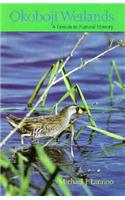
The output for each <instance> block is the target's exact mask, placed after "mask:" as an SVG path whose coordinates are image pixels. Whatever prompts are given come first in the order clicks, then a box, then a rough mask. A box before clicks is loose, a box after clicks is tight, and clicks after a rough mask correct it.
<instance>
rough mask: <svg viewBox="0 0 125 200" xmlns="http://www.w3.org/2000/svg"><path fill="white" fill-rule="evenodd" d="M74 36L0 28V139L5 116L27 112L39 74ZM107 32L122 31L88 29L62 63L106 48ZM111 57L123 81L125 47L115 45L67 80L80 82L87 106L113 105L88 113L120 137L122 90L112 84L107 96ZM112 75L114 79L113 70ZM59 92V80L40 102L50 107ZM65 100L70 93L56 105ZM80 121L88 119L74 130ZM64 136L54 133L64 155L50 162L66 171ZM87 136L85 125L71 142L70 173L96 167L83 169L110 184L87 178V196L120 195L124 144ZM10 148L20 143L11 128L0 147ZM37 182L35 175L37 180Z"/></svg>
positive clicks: (124, 182)
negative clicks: (12, 30)
mask: <svg viewBox="0 0 125 200" xmlns="http://www.w3.org/2000/svg"><path fill="white" fill-rule="evenodd" d="M80 35H81V34H80V33H2V47H1V48H2V60H1V65H2V69H1V73H2V78H1V96H2V100H1V106H2V108H6V110H5V109H4V111H2V115H1V117H2V118H1V125H2V127H1V140H2V139H3V138H4V137H5V136H6V135H7V134H8V133H9V131H10V130H11V127H10V126H9V124H8V122H7V120H6V115H7V114H9V113H11V114H14V115H17V116H20V117H23V116H24V115H25V114H26V113H27V112H28V111H27V110H26V109H25V108H26V104H27V101H28V99H29V97H30V95H31V94H32V92H33V89H34V87H35V85H36V83H37V82H38V80H39V79H40V78H41V76H42V74H43V73H44V72H45V71H46V70H47V69H48V68H49V67H50V66H51V65H52V64H53V63H55V62H56V60H57V59H60V58H62V59H65V58H66V56H67V55H68V54H69V52H70V51H71V49H72V47H73V45H74V44H75V43H76V41H77V39H78V38H79V37H80ZM109 37H111V38H112V39H113V40H118V39H122V38H123V34H122V33H108V35H106V34H104V33H91V34H90V35H89V36H88V38H86V39H85V41H84V42H83V43H82V45H81V46H80V47H79V48H78V49H77V51H76V52H75V55H74V56H73V58H72V59H71V60H70V61H69V62H68V64H67V66H66V69H67V71H68V70H71V69H73V68H74V67H76V66H78V65H79V63H80V58H83V60H87V59H90V58H92V57H94V56H96V55H98V54H99V53H101V52H102V51H104V50H105V49H107V46H108V40H107V38H109ZM113 59H115V61H116V64H117V67H118V69H119V71H120V74H121V76H122V79H123V80H124V77H125V48H119V49H116V50H114V51H112V52H110V53H108V54H106V55H105V56H103V58H102V59H100V60H98V61H96V62H93V63H91V64H89V65H88V66H87V67H86V68H84V69H82V70H81V71H77V73H74V74H72V75H71V76H70V79H71V81H72V83H73V84H76V83H77V84H79V85H80V87H81V89H82V91H83V92H84V95H85V98H86V100H87V102H88V104H89V105H95V106H96V107H110V106H111V105H112V104H115V108H118V109H119V111H110V112H109V111H97V110H96V111H92V115H93V117H94V119H95V121H96V123H97V125H98V127H100V128H102V129H105V130H107V131H111V132H114V133H117V134H120V135H122V136H125V95H124V93H123V92H122V91H121V90H120V89H119V88H118V87H115V93H114V98H113V101H112V102H111V100H110V99H109V79H108V73H109V70H110V67H111V60H113ZM114 80H117V78H116V76H115V74H114ZM45 86H46V85H45ZM45 86H44V87H43V89H44V88H45ZM43 89H42V90H41V93H42V91H43ZM65 91H66V88H65V86H64V84H63V81H62V82H60V83H59V84H58V85H56V86H55V87H53V88H52V89H51V91H50V93H49V96H48V98H47V104H46V106H52V105H53V104H54V103H55V102H56V101H57V100H58V99H59V98H60V97H61V96H62V95H63V94H64V93H65ZM79 103H80V100H79ZM69 104H71V100H70V98H68V99H67V100H66V101H65V102H63V103H62V104H61V106H62V107H63V106H65V105H69ZM9 109H12V110H9ZM83 121H84V122H88V119H87V117H86V116H83V117H80V118H78V120H77V124H76V127H75V129H76V131H77V130H78V129H79V128H80V127H83V126H84V123H83ZM64 139H65V137H64V136H62V138H60V142H59V144H58V146H59V149H60V148H61V149H63V150H64V151H65V153H66V155H67V157H66V156H64V157H65V158H64V160H63V158H62V154H61V157H60V154H59V155H57V157H58V158H59V157H60V159H57V160H56V162H57V164H61V165H66V164H67V165H68V164H69V165H68V166H69V170H70V163H68V162H71V161H69V159H68V156H70V155H69V154H70V153H69V150H70V149H69V144H70V143H69V139H67V140H64ZM89 141H90V130H88V129H86V130H85V131H82V133H81V135H80V137H79V138H78V141H77V142H78V144H77V145H76V144H74V146H73V148H74V153H75V159H76V161H77V162H76V163H75V164H74V165H73V170H72V173H74V175H75V169H77V168H79V167H81V171H83V172H85V171H87V170H88V169H91V170H95V171H96V170H99V171H100V172H98V173H96V172H95V173H92V174H89V175H88V176H89V177H88V179H89V180H91V181H96V180H107V181H109V182H110V183H109V182H108V184H102V183H101V184H97V183H91V184H90V190H91V192H92V193H93V195H125V144H124V143H122V142H121V141H118V140H115V139H113V138H109V137H106V136H104V135H101V134H99V133H96V135H95V136H94V138H93V140H92V143H91V144H90V142H89ZM56 145H57V144H56ZM11 147H14V148H20V137H19V135H18V134H16V133H15V134H14V136H13V137H12V138H11V139H10V140H9V141H8V142H7V143H6V145H5V146H4V147H3V149H9V148H11ZM55 148H57V147H55ZM53 149H54V147H53ZM54 152H55V150H54ZM60 152H61V150H60ZM49 153H50V152H49ZM52 153H53V151H52V150H51V157H53V155H52ZM61 158H62V159H61ZM54 161H55V160H54ZM34 176H35V175H34ZM38 182H39V180H37V183H38ZM68 186H69V187H70V189H71V191H72V193H73V194H74V195H83V192H82V189H81V186H80V185H79V184H75V185H73V184H69V185H68Z"/></svg>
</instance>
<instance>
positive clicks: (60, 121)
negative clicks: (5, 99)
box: [6, 105, 85, 145]
mask: <svg viewBox="0 0 125 200" xmlns="http://www.w3.org/2000/svg"><path fill="white" fill-rule="evenodd" d="M84 112H85V108H82V107H79V106H76V105H70V106H66V107H64V108H63V109H62V110H61V111H60V112H59V113H57V114H54V115H42V116H36V117H29V118H27V119H26V120H25V121H24V123H23V125H22V126H21V127H20V128H19V129H18V130H17V132H19V133H20V136H21V145H24V137H31V138H32V139H33V138H34V139H38V138H41V137H52V138H56V137H58V136H59V135H60V134H61V133H62V132H63V131H65V130H66V129H67V128H69V127H70V122H71V120H72V118H73V116H74V115H75V114H83V113H84ZM6 119H7V120H8V122H9V124H10V125H11V126H12V127H13V128H15V127H16V126H17V125H18V124H19V123H20V122H21V120H22V118H18V117H16V116H14V115H12V114H9V115H8V116H6Z"/></svg>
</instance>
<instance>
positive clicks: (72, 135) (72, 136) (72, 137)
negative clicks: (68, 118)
mask: <svg viewBox="0 0 125 200" xmlns="http://www.w3.org/2000/svg"><path fill="white" fill-rule="evenodd" d="M70 128H71V156H72V158H73V160H74V152H73V140H74V126H73V124H71V125H70Z"/></svg>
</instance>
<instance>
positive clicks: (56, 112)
mask: <svg viewBox="0 0 125 200" xmlns="http://www.w3.org/2000/svg"><path fill="white" fill-rule="evenodd" d="M57 110H58V106H57V104H56V105H55V115H57V114H58V111H57Z"/></svg>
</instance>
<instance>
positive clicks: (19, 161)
mask: <svg viewBox="0 0 125 200" xmlns="http://www.w3.org/2000/svg"><path fill="white" fill-rule="evenodd" d="M88 35H89V34H88V33H84V34H82V35H81V37H80V38H79V40H78V41H77V42H76V44H75V46H74V47H73V49H72V51H71V52H70V54H69V56H67V58H66V59H65V60H64V61H63V60H57V62H56V63H55V64H54V65H52V66H51V67H50V68H49V69H48V70H47V71H46V72H45V74H43V75H42V77H41V79H40V80H39V82H38V84H37V85H36V87H35V89H34V91H33V93H32V95H31V97H30V98H29V100H28V102H27V107H28V108H29V112H28V113H27V115H26V116H25V117H24V118H23V120H22V121H21V123H20V124H19V125H18V126H17V127H16V128H14V129H13V130H12V131H11V132H10V133H9V134H8V135H7V137H6V138H5V139H4V140H3V141H1V143H0V147H3V145H6V142H7V141H8V140H9V138H10V137H11V136H12V135H13V134H14V133H15V132H16V131H17V130H18V128H19V127H21V126H23V123H24V121H25V120H26V119H27V118H28V117H29V116H30V115H31V114H32V113H33V112H34V111H35V110H36V109H37V107H38V106H40V108H41V110H43V109H44V108H45V107H46V104H47V96H48V94H49V91H50V89H51V88H52V87H54V86H55V87H56V84H58V83H59V82H60V81H62V80H63V81H64V85H65V87H66V92H65V94H64V95H63V96H62V97H61V98H60V99H59V100H58V101H57V102H55V104H54V105H53V107H52V108H51V110H50V111H51V112H52V113H53V112H55V113H57V112H58V108H59V106H60V104H61V103H62V102H63V101H65V99H66V98H68V97H70V98H71V101H72V103H73V104H76V105H78V106H81V107H83V108H85V110H86V113H87V116H88V123H83V127H82V128H81V129H79V130H78V131H77V133H76V134H75V137H74V141H76V142H77V140H78V138H79V137H80V134H81V131H82V132H83V130H85V129H86V128H89V129H91V130H92V132H91V133H92V134H93V137H94V135H95V134H96V133H100V134H103V135H105V136H107V137H112V138H114V139H117V140H122V141H125V137H123V136H121V135H120V134H116V133H111V132H108V131H106V130H102V129H101V127H98V126H97V124H96V122H95V119H94V118H93V116H92V114H91V110H99V109H100V110H104V111H107V110H113V109H116V108H114V107H113V106H112V107H109V108H99V107H95V106H90V105H88V103H87V100H86V98H85V96H84V93H83V91H82V89H81V88H80V86H79V85H78V84H76V85H73V84H72V81H71V78H70V77H69V75H71V74H72V73H77V71H78V70H82V69H83V68H84V67H86V66H87V65H88V64H89V63H91V62H94V61H97V60H98V59H99V58H101V57H102V56H104V55H105V54H107V53H108V52H110V51H113V50H115V49H116V48H120V47H123V46H124V45H125V41H124V40H121V41H118V42H116V44H114V45H113V43H112V45H110V47H109V48H107V50H105V51H104V52H101V53H100V54H99V55H97V56H95V57H93V58H91V59H89V60H87V61H84V62H83V61H81V63H80V65H79V66H78V67H75V68H74V69H73V70H71V71H69V72H67V69H66V64H67V62H68V61H69V60H70V59H71V58H72V56H73V55H74V52H75V51H76V50H77V48H78V47H79V45H80V44H81V42H83V40H85V39H86V38H87V37H88ZM113 73H115V76H116V77H117V81H114V78H113ZM108 76H109V83H110V98H111V99H112V98H113V96H114V95H115V94H114V87H119V89H121V91H122V92H125V84H124V83H123V80H122V78H121V76H120V72H119V71H118V68H117V66H116V63H115V61H114V60H112V64H111V69H110V72H109V75H108ZM45 83H47V87H46V88H45V90H44V91H43V93H42V95H41V96H40V98H39V99H37V95H38V94H39V92H40V90H41V88H42V86H43V85H44V84H45ZM35 101H36V102H35ZM34 102H35V103H34ZM33 104H34V105H33ZM3 109H4V108H2V109H1V110H3ZM51 141H52V140H51ZM51 141H50V142H51ZM48 144H49V143H47V145H46V146H44V147H43V146H41V145H39V144H36V145H32V146H31V147H30V148H29V149H23V150H18V151H16V152H15V151H14V150H13V149H11V150H8V151H2V152H1V155H0V167H1V175H0V183H1V185H2V188H4V190H5V193H6V195H41V196H43V195H72V193H71V191H70V189H69V187H68V185H66V184H64V182H63V177H62V176H61V174H62V173H61V172H62V171H63V173H65V174H67V175H68V176H69V177H71V178H72V176H71V174H70V173H69V172H67V169H64V168H61V167H60V166H58V165H56V164H55V163H54V162H53V161H52V160H51V159H50V158H49V156H48V155H47V151H46V148H47V147H48ZM53 151H54V150H53ZM33 173H36V177H39V181H40V183H38V184H37V183H36V182H35V180H33V178H32V175H33ZM89 173H90V172H87V173H86V172H85V173H83V174H82V176H81V174H79V173H76V177H74V178H75V179H76V180H77V179H79V178H80V180H81V181H82V184H81V190H82V191H83V195H92V192H91V191H90V189H89V188H88V186H86V185H85V183H84V179H85V178H86V177H87V175H88V174H89Z"/></svg>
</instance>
